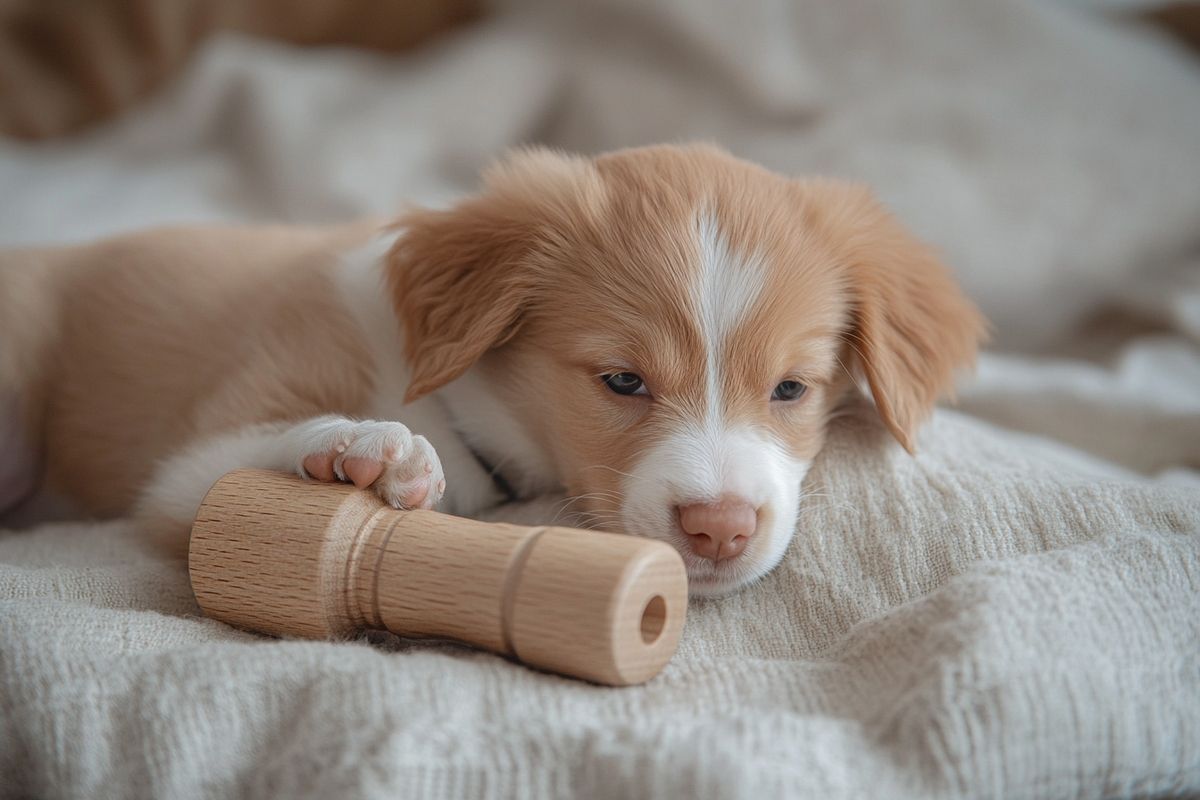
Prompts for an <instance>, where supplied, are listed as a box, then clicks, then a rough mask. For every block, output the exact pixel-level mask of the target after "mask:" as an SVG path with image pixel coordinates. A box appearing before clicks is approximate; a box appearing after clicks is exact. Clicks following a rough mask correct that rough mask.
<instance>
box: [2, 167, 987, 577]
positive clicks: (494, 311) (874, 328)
mask: <svg viewBox="0 0 1200 800" xmlns="http://www.w3.org/2000/svg"><path fill="white" fill-rule="evenodd" d="M981 333H982V321H981V319H980V318H979V316H978V314H977V312H975V310H974V309H973V307H972V306H971V305H970V304H969V303H968V302H967V301H966V300H965V299H964V298H962V296H961V295H960V294H959V293H958V291H957V290H956V289H955V287H954V286H953V283H952V282H951V281H950V279H949V278H948V276H947V274H946V273H945V271H944V270H943V269H942V268H941V267H940V266H939V265H938V264H937V263H936V262H935V261H934V260H933V259H932V258H931V257H930V256H929V254H928V252H927V251H926V250H925V249H924V248H923V247H921V246H920V245H919V244H918V243H916V242H915V241H913V240H912V239H911V238H910V237H908V235H907V234H906V233H904V232H903V231H902V229H900V227H899V226H898V225H897V224H896V223H895V222H894V221H893V220H891V218H890V217H888V216H887V215H886V213H885V212H883V211H882V210H881V209H880V208H879V207H878V206H877V205H876V204H875V203H874V201H872V200H871V199H870V197H869V195H867V193H866V192H864V191H863V190H861V189H859V188H856V187H850V186H845V185H842V184H836V183H831V182H809V183H805V182H796V181H788V180H785V179H783V178H780V177H778V176H774V175H771V174H770V173H767V172H765V171H763V170H760V169H758V168H756V167H753V166H752V165H748V164H745V163H743V162H739V161H736V160H734V159H732V158H730V157H729V156H726V155H724V154H723V153H720V152H719V151H716V150H714V149H711V148H676V147H663V148H647V149H643V150H634V151H624V152H620V153H615V154H612V155H609V156H604V157H601V158H598V159H594V160H588V159H580V158H571V157H566V156H560V155H556V154H552V153H547V152H544V151H532V152H526V153H523V154H519V155H517V156H514V157H512V158H511V159H509V160H508V161H507V162H506V163H505V164H503V165H502V166H500V167H498V168H497V169H495V170H494V171H493V172H492V173H491V174H490V176H489V179H488V188H487V189H486V191H485V192H484V193H483V194H481V195H480V196H478V197H475V198H472V199H469V200H467V201H464V202H463V203H462V204H460V205H459V206H457V207H456V208H454V209H451V210H449V211H442V212H428V211H418V212H413V213H411V214H409V215H407V216H406V217H404V218H402V219H401V220H400V222H399V223H398V224H396V225H393V226H390V227H389V226H385V225H382V224H381V223H380V222H378V221H370V222H364V223H361V224H357V225H348V226H341V227H337V228H329V229H287V228H244V229H230V228H213V229H180V230H163V231H157V232H152V233H146V234H138V235H133V236H127V237H122V238H119V239H114V240H110V241H107V242H101V243H98V244H93V245H87V246H81V247H71V248H61V249H54V250H41V251H24V252H13V253H8V254H5V255H3V256H2V257H0V415H2V416H0V442H5V441H7V442H8V443H9V444H8V446H7V447H5V448H4V450H3V451H2V454H0V477H2V476H5V475H8V476H9V478H8V479H7V480H6V481H5V487H6V494H4V495H0V508H2V507H3V506H5V505H12V504H14V503H15V502H17V501H18V500H19V499H20V496H22V495H24V494H26V493H27V492H28V491H29V490H30V489H31V488H32V486H33V484H34V483H35V482H39V481H40V484H41V485H42V486H43V487H44V488H45V489H46V490H49V491H52V492H55V493H58V494H62V495H66V496H68V497H69V498H71V499H72V500H73V501H74V502H75V503H76V504H77V505H78V506H79V507H80V508H81V510H82V511H84V512H85V513H88V514H92V515H100V516H112V515H119V514H124V513H128V512H131V511H136V512H137V513H139V514H140V515H141V516H143V517H146V518H148V519H149V520H150V521H151V523H152V524H153V525H154V526H155V527H158V528H163V527H164V526H167V525H173V526H175V527H176V528H178V527H180V526H186V524H187V523H188V521H190V519H191V517H192V515H193V513H194V511H195V509H196V506H197V505H198V503H199V501H200V499H201V498H202V496H203V494H204V492H205V490H206V489H207V488H208V486H209V485H211V483H212V482H213V481H215V480H216V478H217V477H219V476H220V475H221V474H223V473H224V472H226V471H228V470H230V469H234V468H237V467H246V466H258V467H267V468H277V469H290V470H297V471H299V472H301V473H302V474H305V475H308V476H310V477H313V478H317V479H324V480H332V479H344V480H352V481H354V482H355V483H356V484H359V485H364V486H366V485H370V486H373V487H374V488H375V490H376V491H378V492H379V493H380V495H381V496H382V497H383V498H384V499H385V500H387V501H388V502H390V503H392V504H394V505H397V506H409V507H412V506H425V507H432V506H434V505H438V507H439V508H441V509H443V510H446V511H449V512H452V513H457V514H463V515H476V514H479V513H480V512H481V511H483V510H484V509H486V508H488V507H489V506H493V505H495V504H497V503H499V502H500V501H502V500H504V499H506V497H508V498H509V499H511V497H512V496H516V497H530V496H534V495H537V494H540V493H544V492H553V491H555V490H564V489H565V491H567V492H568V493H569V494H570V495H572V497H573V498H574V499H573V500H572V501H571V502H572V505H571V506H570V507H569V508H568V509H567V510H568V511H570V512H578V513H579V516H577V517H575V518H574V520H573V521H576V522H578V523H580V524H591V525H596V526H601V527H616V528H619V529H624V530H628V531H630V532H632V533H640V534H643V535H649V536H654V537H657V538H662V539H664V540H666V541H669V542H671V543H673V544H675V545H676V546H677V547H679V548H680V550H681V552H683V553H684V555H685V559H686V560H687V563H688V566H689V571H690V573H691V577H692V583H693V588H694V589H695V590H696V591H698V592H702V593H703V592H719V591H724V590H727V589H729V588H732V587H733V586H736V585H739V584H741V583H743V582H745V581H746V580H749V579H752V578H755V577H757V576H759V575H762V574H764V573H765V572H766V571H768V570H769V569H770V568H771V567H772V566H774V564H775V563H777V562H778V560H779V558H780V557H781V555H782V552H783V549H784V548H785V547H786V545H787V543H788V541H789V540H790V537H791V533H792V530H793V528H794V526H795V520H796V513H797V509H798V505H799V501H800V484H801V481H802V479H803V477H804V474H805V473H806V471H807V469H808V465H809V463H810V462H811V460H812V458H813V457H814V456H815V455H816V453H817V451H818V450H819V449H820V446H821V444H822V442H823V436H824V428H825V424H826V422H827V420H828V418H829V416H830V415H831V414H832V413H834V412H835V410H836V409H837V408H838V407H839V404H840V403H841V401H842V399H843V398H844V397H845V396H846V394H847V392H849V391H851V390H852V388H853V381H852V380H851V377H850V374H849V371H848V369H847V368H850V369H858V370H861V371H862V373H863V374H864V375H865V376H866V378H867V379H868V381H869V382H870V384H871V389H872V393H873V395H874V397H875V401H876V405H877V407H878V408H879V411H880V413H881V414H882V416H883V417H884V420H885V422H887V424H888V425H889V427H890V428H891V429H892V430H893V432H894V433H895V434H896V436H897V438H899V439H900V440H901V442H902V443H903V444H904V445H905V446H906V447H909V448H910V449H911V442H912V439H911V437H912V434H913V431H914V429H915V426H916V425H917V424H918V423H919V421H920V419H921V417H923V416H924V414H925V413H927V412H928V410H929V409H930V407H931V406H932V404H933V402H934V400H935V399H936V396H937V395H938V394H939V393H940V392H942V391H944V390H946V389H948V388H949V384H950V379H951V373H952V371H953V369H954V368H955V367H957V366H961V365H964V364H966V363H967V362H969V361H970V358H971V356H972V355H973V353H974V350H975V347H976V345H977V343H978V341H979V338H980V336H981ZM5 404H6V405H5ZM372 420H374V421H372ZM492 473H495V474H496V475H499V476H502V478H503V480H502V481H497V480H495V479H494V476H493V474H492Z"/></svg>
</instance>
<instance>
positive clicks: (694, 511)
mask: <svg viewBox="0 0 1200 800" xmlns="http://www.w3.org/2000/svg"><path fill="white" fill-rule="evenodd" d="M679 525H680V527H681V528H683V532H684V533H686V534H687V537H688V544H689V545H690V546H691V548H692V552H693V553H695V554H696V555H698V556H700V557H701V558H707V559H710V560H712V561H720V560H722V559H726V558H735V557H737V556H739V555H741V553H742V551H743V550H745V549H746V544H747V543H748V542H749V541H750V537H751V536H753V535H754V531H755V529H757V528H758V511H757V510H756V509H755V508H754V506H752V505H750V503H748V502H747V501H745V500H743V499H742V498H740V497H725V498H722V499H721V500H719V501H718V502H716V503H689V504H687V505H683V506H680V507H679Z"/></svg>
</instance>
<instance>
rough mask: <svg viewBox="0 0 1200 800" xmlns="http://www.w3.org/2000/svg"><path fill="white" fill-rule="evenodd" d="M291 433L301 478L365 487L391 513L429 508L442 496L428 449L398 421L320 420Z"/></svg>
mask: <svg viewBox="0 0 1200 800" xmlns="http://www.w3.org/2000/svg"><path fill="white" fill-rule="evenodd" d="M296 433H297V435H298V436H299V437H300V438H301V440H302V441H301V442H299V444H300V446H299V447H298V448H297V450H298V451H299V458H298V459H297V462H298V463H297V464H296V469H297V471H298V472H299V473H300V474H301V475H302V476H304V477H307V478H313V479H315V480H319V481H334V480H340V481H346V482H348V483H353V484H354V485H355V486H358V487H360V488H364V487H367V486H370V487H371V488H372V489H374V490H375V492H376V493H377V494H378V495H379V496H380V497H381V498H383V501H384V502H385V503H387V504H389V505H391V506H394V507H396V508H427V509H428V508H433V507H434V506H436V505H437V504H438V502H439V501H440V500H441V499H442V495H443V494H445V492H446V477H445V474H444V473H443V472H442V462H441V461H440V460H438V456H437V452H435V451H434V449H433V445H431V444H430V443H429V440H428V439H426V438H425V437H424V436H414V435H413V434H412V432H411V431H409V429H408V428H407V427H406V426H404V425H402V424H401V423H399V422H373V421H364V422H358V421H354V420H348V419H344V418H340V417H323V418H321V419H318V420H313V421H312V422H309V423H306V424H304V425H302V426H300V427H299V428H298V429H297V431H296Z"/></svg>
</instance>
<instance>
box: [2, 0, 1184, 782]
mask: <svg viewBox="0 0 1200 800" xmlns="http://www.w3.org/2000/svg"><path fill="white" fill-rule="evenodd" d="M572 11H573V14H572V15H567V14H565V13H562V12H552V11H550V10H544V11H543V12H542V13H540V14H537V15H534V14H532V13H531V11H530V10H529V9H528V8H527V7H525V6H524V5H523V4H516V3H515V4H511V6H509V7H506V8H505V9H503V10H502V12H501V13H500V14H499V16H498V18H497V19H496V20H495V21H493V22H489V23H487V24H484V25H482V26H480V27H478V28H475V29H471V30H468V31H466V32H465V33H463V34H462V35H460V36H458V37H456V38H455V39H454V40H452V41H450V42H448V43H445V44H443V45H440V46H438V47H437V48H436V49H435V50H433V51H431V52H426V53H423V54H419V55H417V56H414V57H411V58H405V59H397V60H392V59H386V58H380V57H374V56H366V55H361V54H352V53H346V52H344V51H322V52H317V53H313V52H301V51H295V50H290V49H285V48H280V47H277V46H272V45H266V44H262V43H256V42H250V41H245V40H225V41H221V42H217V43H215V44H214V45H213V46H212V47H210V48H209V49H208V50H207V51H206V52H205V53H204V54H203V55H202V56H201V58H200V59H199V60H198V61H197V62H196V64H195V65H194V67H193V69H192V70H191V71H190V72H189V74H188V75H187V76H186V77H185V78H184V79H183V80H182V81H181V83H180V84H179V85H178V86H177V87H175V88H174V89H173V90H172V91H171V92H169V93H168V94H167V95H165V96H163V97H162V98H160V99H159V100H157V101H156V102H155V103H154V104H152V105H151V106H150V107H147V108H145V109H143V110H141V111H140V112H138V113H136V114H134V115H133V116H131V117H130V118H128V119H126V120H123V121H120V122H118V123H116V124H114V125H112V126H110V127H108V128H106V129H104V130H102V131H99V132H96V133H93V134H90V135H88V136H84V137H81V138H78V139H75V140H71V141H66V142H61V143H55V144H47V145H39V146H36V147H28V146H18V145H15V144H12V143H3V144H0V186H3V187H4V191H3V192H0V244H16V243H27V242H39V241H63V240H79V239H83V238H87V237H91V236H95V235H99V234H102V233H108V232H112V231H116V230H123V229H130V228H136V227H142V226H145V225H149V224H153V223H156V222H165V221H183V220H198V219H209V220H211V219H236V220H253V219H290V220H300V221H303V220H327V219H329V218H333V217H343V216H350V215H356V214H360V213H363V212H368V211H370V212H378V211H387V210H388V209H390V208H394V207H396V206H398V205H399V204H400V203H401V202H402V201H405V200H416V201H421V202H445V201H447V200H449V199H450V198H451V197H452V196H453V195H454V194H455V193H456V192H458V191H461V190H463V189H467V188H469V187H470V186H471V184H472V182H473V181H474V174H475V172H476V170H477V169H478V168H479V167H480V166H482V165H483V164H484V163H485V162H486V161H487V160H488V159H489V158H491V157H492V156H493V155H494V154H495V153H496V152H497V151H498V150H500V149H501V148H503V147H505V146H508V145H510V144H515V143H518V142H520V141H526V140H531V139H536V140H540V141H546V142H549V143H551V144H557V145H560V146H564V147H568V148H572V149H582V150H587V151H592V150H599V149H605V148H609V147H614V146H620V145H626V144H637V143H643V142H650V141H657V140H664V139H665V140H671V139H681V138H696V137H707V138H714V139H717V140H719V141H720V142H722V143H724V144H726V145H728V146H729V147H731V148H732V149H733V150H734V151H736V152H738V153H739V154H742V155H745V156H748V157H752V158H755V159H758V160H760V161H763V162H764V163H766V164H768V165H769V166H772V167H774V168H777V169H782V170H785V171H790V172H795V173H800V172H812V171H818V172H822V173H828V174H839V175H851V176H854V177H859V178H862V179H865V180H869V181H870V182H872V183H873V184H874V185H876V186H877V187H878V188H879V190H880V192H881V193H882V194H883V196H884V197H885V198H886V199H887V200H888V201H889V202H891V203H892V204H893V206H894V207H896V208H897V210H898V211H899V212H900V213H901V215H902V216H904V217H905V218H906V219H907V220H908V221H909V222H910V223H911V224H913V225H914V226H915V227H917V228H918V229H919V230H920V232H921V233H922V234H924V235H925V236H926V237H927V238H929V239H930V240H932V241H934V242H935V243H937V244H938V245H939V246H941V247H942V248H943V249H944V250H945V251H946V253H947V254H948V257H949V259H950V261H951V262H952V263H953V264H954V266H955V267H956V268H957V269H958V271H959V274H960V275H961V276H962V278H963V280H964V282H965V283H966V284H967V285H968V286H969V287H970V288H971V290H972V292H973V293H974V294H975V296H976V297H977V298H978V299H979V300H980V302H981V303H982V304H983V305H984V307H985V309H986V310H987V311H988V312H989V314H990V315H991V316H992V318H993V320H994V321H995V322H996V323H997V333H998V336H997V339H998V341H999V342H1000V343H1001V344H1002V345H1004V346H1005V347H1006V348H1007V349H1008V353H1007V354H1005V355H989V356H987V357H985V358H984V359H983V361H982V363H981V366H980V370H979V374H978V377H977V379H976V380H975V381H974V382H973V383H971V384H969V385H968V386H965V387H964V389H963V392H962V401H963V402H962V407H961V409H960V410H959V411H957V412H940V413H939V414H938V415H937V416H936V417H935V419H934V421H933V422H932V423H931V425H930V427H928V428H927V429H926V430H925V431H923V433H922V435H921V437H920V447H921V452H920V454H919V456H918V457H916V458H910V457H909V456H907V455H906V454H904V453H903V452H902V451H900V450H899V449H898V448H897V447H896V446H895V445H894V444H892V443H891V442H890V441H889V440H888V438H887V436H886V435H885V434H884V433H883V432H882V431H881V429H880V428H879V426H878V425H877V424H875V423H873V422H872V421H871V418H870V415H869V413H868V412H865V413H863V414H860V415H856V416H853V417H850V418H847V419H845V420H843V421H841V422H840V423H839V424H838V427H837V428H836V430H835V431H834V433H833V436H832V438H831V441H830V444H829V446H828V448H827V449H826V450H825V452H823V454H822V455H821V457H820V459H819V460H818V463H817V464H816V465H815V466H814V468H813V471H812V473H811V475H810V477H809V479H808V481H807V482H806V485H805V489H806V491H807V492H808V493H809V494H810V495H811V496H810V498H809V499H808V501H807V502H806V505H805V510H804V512H803V516H802V518H801V521H800V529H799V533H798V534H797V536H796V539H795V542H794V544H793V546H792V548H791V549H790V551H789V552H788V554H787V556H786V558H785V561H784V563H783V564H782V566H781V567H780V568H779V569H778V570H777V571H776V572H774V573H773V574H772V575H771V576H769V577H768V578H767V579H765V580H764V581H762V582H761V583H760V584H758V585H756V586H754V587H751V588H749V589H747V590H745V591H743V592H741V593H740V594H738V595H735V596H733V597H729V598H725V599H721V600H714V601H705V602H697V603H694V604H693V605H692V608H691V609H690V612H689V621H688V625H687V628H686V630H685V633H684V637H683V641H682V644H681V647H680V650H679V653H678V655H677V656H676V658H675V659H674V660H673V661H672V663H671V664H670V665H669V666H668V668H667V670H666V671H665V672H664V673H663V675H661V676H660V677H659V678H657V679H655V680H654V681H653V682H651V683H650V684H648V685H646V686H644V687H637V688H630V689H620V690H617V689H604V688H599V687H593V686H588V685H585V684H580V683H577V682H573V681H570V680H566V679H562V678H557V677H553V676H548V675H543V674H539V673H534V672H531V671H529V670H525V669H523V668H521V667H518V666H516V665H513V664H511V663H509V662H506V661H504V660H502V659H499V658H496V657H493V656H490V655H487V654H482V653H477V652H473V651H470V650H467V649H463V648H456V647H452V646H429V645H414V644H411V643H403V642H398V641H395V640H391V639H388V638H378V639H377V640H376V641H374V642H372V643H369V642H366V641H356V642H343V643H310V642H290V641H289V642H281V641H274V640H269V639H263V638H259V637H256V636H253V635H250V634H246V633H241V632H238V631H234V630H232V629H230V628H228V627H226V626H224V625H221V624H218V623H215V622H211V621H208V620H204V619H202V618H200V617H198V616H197V609H196V606H195V604H194V602H193V599H192V597H191V593H190V590H189V588H188V584H187V580H186V577H185V575H184V573H183V572H182V570H181V569H180V568H179V566H178V565H175V564H172V563H168V562H164V561H162V560H160V559H158V558H157V557H156V555H155V554H154V552H153V551H151V550H150V549H149V548H148V547H147V546H146V545H144V544H143V543H142V542H140V541H139V540H138V539H137V538H136V537H134V536H133V535H132V534H131V532H130V530H129V529H128V526H127V525H126V524H125V523H123V522H121V521H115V522H109V523H103V524H69V525H44V526H41V527H39V528H35V529H33V530H29V531H10V532H0V798H9V797H13V798H16V797H86V798H104V797H170V798H190V797H212V798H221V797H319V798H327V797H447V798H458V797H506V796H508V797H580V798H607V797H612V798H626V797H689V798H691V797H694V798H741V797H748V798H763V797H789V798H791V797H813V798H841V797H897V798H905V797H912V798H926V797H957V796H970V797H987V798H991V797H994V798H1022V797H1045V798H1064V797H1096V798H1100V797H1123V796H1138V797H1142V796H1188V795H1194V794H1196V793H1200V473H1198V472H1197V467H1200V284H1198V283H1197V274H1198V272H1200V271H1198V270H1197V269H1196V264H1197V262H1196V261H1195V259H1196V257H1197V253H1196V251H1195V249H1196V246H1197V239H1196V220H1197V219H1200V159H1197V158H1196V157H1195V155H1196V149H1195V148H1196V132H1197V131H1200V80H1198V79H1197V74H1196V70H1195V68H1194V67H1192V66H1190V65H1189V64H1188V63H1187V62H1186V61H1185V60H1184V59H1182V58H1181V57H1179V56H1178V54H1175V53H1173V52H1172V51H1170V50H1169V49H1168V48H1167V47H1166V46H1165V45H1164V44H1162V43H1160V42H1157V41H1155V40H1153V39H1151V38H1149V37H1146V36H1142V35H1139V34H1137V33H1136V32H1134V31H1130V30H1120V29H1117V28H1114V27H1111V26H1110V25H1108V24H1107V23H1103V22H1101V21H1099V20H1097V19H1093V18H1088V17H1083V16H1079V15H1077V14H1074V13H1072V12H1068V11H1064V10H1062V9H1058V8H1053V7H1044V6H1033V5H1023V4H1018V3H1009V2H995V0H986V2H984V0H979V1H978V2H962V0H940V1H937V2H935V1H933V0H930V2H922V3H892V2H884V1H883V0H880V2H877V3H871V2H865V0H852V1H851V2H842V3H818V2H811V3H806V2H801V3H795V2H778V3H774V2H768V1H767V0H759V1H756V2H741V3H736V4H729V3H723V2H717V1H716V0H712V2H711V3H701V2H695V1H694V0H656V2H645V1H644V0H591V1H590V2H586V3H577V4H574V5H573V6H572ZM1101 313H1104V314H1105V315H1106V317H1105V318H1106V319H1109V320H1110V321H1119V322H1120V325H1119V326H1117V325H1115V324H1111V325H1109V326H1107V327H1105V328H1103V332H1104V333H1103V335H1099V334H1096V333H1094V331H1095V330H1096V329H1095V328H1094V327H1093V328H1087V327H1081V326H1080V323H1081V321H1083V320H1084V319H1085V318H1087V317H1090V316H1094V315H1098V314H1101ZM1089 331H1091V332H1089ZM1022 346H1028V347H1033V346H1036V347H1039V348H1041V350H1042V354H1041V355H1039V356H1038V357H1034V356H1031V355H1028V354H1024V355H1022V354H1018V353H1017V352H1016V349H1017V348H1018V347H1022ZM1056 440H1057V441H1056ZM1068 445H1069V447H1068ZM1071 448H1074V449H1071Z"/></svg>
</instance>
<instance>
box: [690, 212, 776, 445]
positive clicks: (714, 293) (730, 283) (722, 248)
mask: <svg viewBox="0 0 1200 800" xmlns="http://www.w3.org/2000/svg"><path fill="white" fill-rule="evenodd" d="M696 233H697V236H698V240H699V241H698V244H699V252H700V265H699V267H700V269H699V271H698V273H697V275H698V277H697V280H696V283H695V284H694V285H693V287H692V295H693V300H694V301H695V305H696V309H697V311H698V314H697V319H698V320H699V323H700V334H701V337H702V339H703V341H704V346H705V351H706V352H705V372H706V373H707V374H706V378H707V386H708V398H707V400H708V419H709V422H710V423H713V422H715V421H717V420H719V419H720V416H721V407H722V405H723V404H722V402H721V401H722V397H721V380H722V371H723V370H722V363H721V360H722V354H723V353H724V352H725V343H726V342H727V341H728V339H729V337H730V336H731V335H732V334H733V332H734V331H736V330H737V328H738V326H739V325H740V324H741V323H742V321H743V320H744V319H745V318H746V316H747V315H748V314H749V313H750V310H751V309H752V308H753V307H754V304H755V302H756V301H757V300H758V297H759V295H760V294H762V291H763V287H764V286H765V284H766V262H765V259H763V257H762V255H761V254H760V253H751V254H749V255H743V254H741V253H735V252H734V251H733V249H732V248H731V247H730V245H729V239H728V238H727V237H726V236H725V235H724V234H723V233H722V232H721V228H720V225H719V224H718V222H717V217H716V214H714V213H713V212H712V211H711V210H704V211H701V212H700V215H699V216H698V218H697V220H696Z"/></svg>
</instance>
